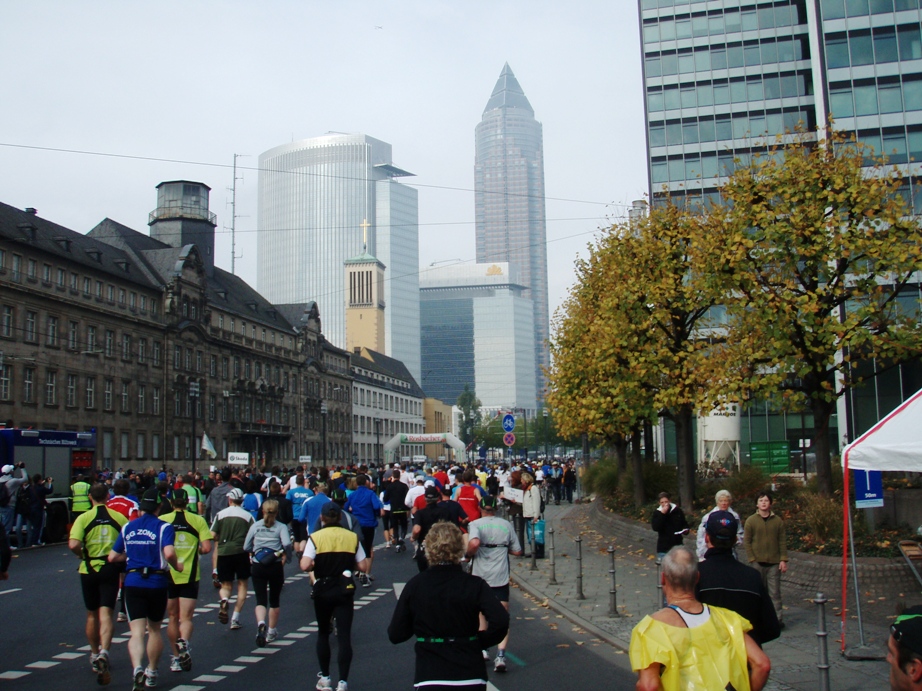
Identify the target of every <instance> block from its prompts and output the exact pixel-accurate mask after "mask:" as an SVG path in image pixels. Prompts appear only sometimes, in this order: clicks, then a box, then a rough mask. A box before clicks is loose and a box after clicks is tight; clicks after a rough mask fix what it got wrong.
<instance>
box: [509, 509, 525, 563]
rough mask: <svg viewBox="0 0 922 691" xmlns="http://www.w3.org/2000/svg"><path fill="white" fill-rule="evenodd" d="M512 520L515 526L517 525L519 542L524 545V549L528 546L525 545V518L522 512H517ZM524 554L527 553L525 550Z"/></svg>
mask: <svg viewBox="0 0 922 691" xmlns="http://www.w3.org/2000/svg"><path fill="white" fill-rule="evenodd" d="M512 522H513V526H514V527H515V534H516V535H517V536H518V538H519V544H520V545H522V549H523V550H524V549H525V547H526V545H525V519H524V518H523V517H522V514H518V513H517V514H515V515H514V516H513V517H512ZM522 554H525V552H524V551H523V552H522Z"/></svg>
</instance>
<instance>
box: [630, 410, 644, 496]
mask: <svg viewBox="0 0 922 691" xmlns="http://www.w3.org/2000/svg"><path fill="white" fill-rule="evenodd" d="M642 434H643V432H642V430H641V428H640V427H635V428H634V431H633V433H632V434H631V470H632V471H633V472H634V507H635V508H638V509H639V508H640V507H641V506H643V502H644V486H643V456H642V455H641V453H640V440H641V435H642Z"/></svg>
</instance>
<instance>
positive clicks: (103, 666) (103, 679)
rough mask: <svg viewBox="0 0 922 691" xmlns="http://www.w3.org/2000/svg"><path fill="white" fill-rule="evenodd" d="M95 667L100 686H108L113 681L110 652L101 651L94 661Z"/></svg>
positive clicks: (97, 681)
mask: <svg viewBox="0 0 922 691" xmlns="http://www.w3.org/2000/svg"><path fill="white" fill-rule="evenodd" d="M93 669H95V670H96V683H97V684H99V685H100V686H108V685H109V682H110V681H112V673H111V672H110V671H109V654H108V653H99V655H97V656H96V661H95V662H94V663H93Z"/></svg>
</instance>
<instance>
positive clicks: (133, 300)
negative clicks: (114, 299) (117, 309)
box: [128, 293, 138, 309]
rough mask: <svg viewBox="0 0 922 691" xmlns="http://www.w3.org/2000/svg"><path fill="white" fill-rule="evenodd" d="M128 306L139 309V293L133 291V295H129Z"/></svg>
mask: <svg viewBox="0 0 922 691" xmlns="http://www.w3.org/2000/svg"><path fill="white" fill-rule="evenodd" d="M128 306H129V307H130V308H131V309H137V307H138V294H137V293H131V295H130V296H129V297H128Z"/></svg>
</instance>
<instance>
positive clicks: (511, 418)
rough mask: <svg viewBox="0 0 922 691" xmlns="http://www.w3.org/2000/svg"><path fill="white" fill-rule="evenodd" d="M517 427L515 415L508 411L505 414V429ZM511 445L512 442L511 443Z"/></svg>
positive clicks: (506, 430) (510, 429)
mask: <svg viewBox="0 0 922 691" xmlns="http://www.w3.org/2000/svg"><path fill="white" fill-rule="evenodd" d="M514 429H515V415H512V414H510V413H506V414H505V415H503V431H505V432H511V431H512V430H514ZM509 446H511V444H509Z"/></svg>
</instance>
